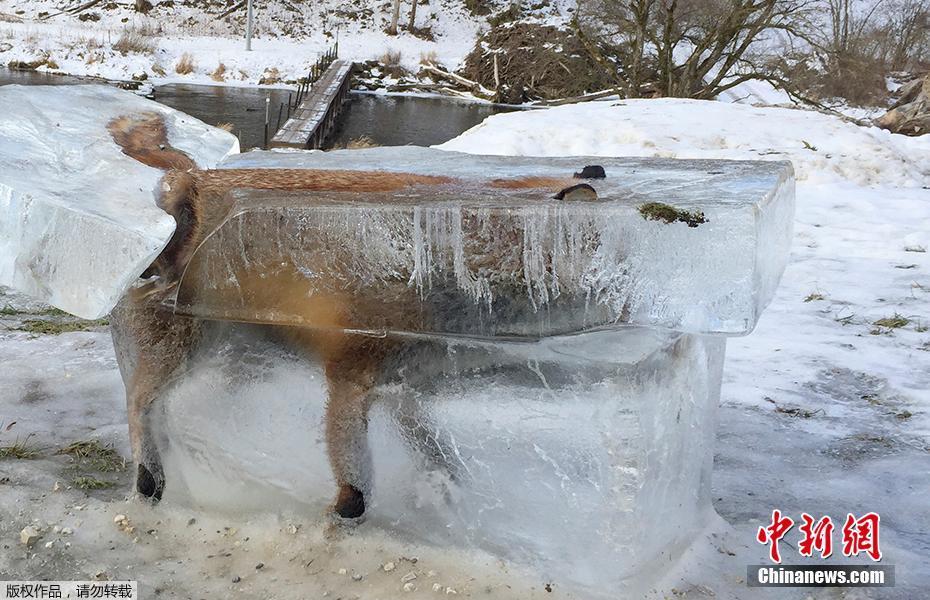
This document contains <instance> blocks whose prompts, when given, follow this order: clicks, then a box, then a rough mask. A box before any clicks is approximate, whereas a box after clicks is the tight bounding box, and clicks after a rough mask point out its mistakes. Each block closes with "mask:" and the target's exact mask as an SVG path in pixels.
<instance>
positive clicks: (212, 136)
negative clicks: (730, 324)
mask: <svg viewBox="0 0 930 600" xmlns="http://www.w3.org/2000/svg"><path fill="white" fill-rule="evenodd" d="M0 108H2V110H0V284H2V285H7V286H10V287H13V288H16V289H18V290H20V291H22V292H25V293H28V294H30V295H32V296H34V297H35V298H37V299H39V300H42V301H44V302H47V303H49V304H51V305H53V306H56V307H57V308H60V309H62V310H65V311H67V312H70V313H73V314H75V315H78V316H80V317H84V318H88V319H94V318H99V317H101V316H103V315H105V314H107V313H108V312H109V310H110V309H111V308H112V307H113V305H114V304H115V303H116V301H117V300H118V299H119V297H120V296H121V295H122V294H123V292H124V291H125V290H126V288H127V287H128V286H129V285H130V284H131V283H132V282H133V280H135V279H136V278H137V277H138V276H139V274H140V273H141V272H142V271H143V270H144V269H145V268H146V267H148V266H149V265H150V264H151V262H152V261H153V260H154V258H155V257H156V256H157V255H158V253H159V252H161V250H162V248H163V247H164V245H165V244H166V243H167V241H168V239H169V238H170V237H171V234H172V233H173V231H174V220H173V219H172V218H171V217H170V216H168V215H167V214H166V213H164V212H163V211H162V210H161V209H159V208H158V207H157V206H156V205H155V194H156V192H157V187H158V186H157V183H158V180H159V179H160V177H161V172H160V171H158V170H157V169H153V168H151V167H147V166H145V165H143V164H142V163H139V162H137V161H136V160H134V159H132V158H129V157H128V156H126V155H124V154H123V153H122V152H121V151H120V149H119V148H118V147H117V146H116V144H115V143H114V142H113V141H112V139H111V137H110V134H109V133H108V132H107V129H106V125H107V123H108V122H109V121H110V120H111V119H113V118H115V117H118V116H121V115H126V114H130V113H142V112H157V113H160V114H162V115H164V117H165V121H166V124H167V128H168V135H169V141H170V142H171V144H172V145H173V146H175V147H176V148H178V149H180V150H183V151H184V152H186V153H187V154H188V155H190V156H191V158H193V159H194V160H195V161H196V162H197V163H198V164H199V165H201V166H203V167H210V166H213V165H215V164H216V163H217V162H218V161H220V160H221V159H223V158H224V157H226V156H228V155H229V154H230V153H235V152H238V141H237V140H236V138H235V137H234V136H232V135H231V134H229V133H227V132H225V131H222V130H219V129H216V128H213V127H210V126H208V125H206V124H204V123H202V122H201V121H198V120H197V119H194V118H193V117H189V116H187V115H185V114H183V113H181V112H178V111H176V110H173V109H170V108H168V107H166V106H163V105H161V104H158V103H156V102H152V101H150V100H146V99H144V98H141V97H139V96H136V95H135V94H132V93H130V92H126V91H121V90H118V89H115V88H112V87H109V86H100V85H86V86H85V85H81V86H32V87H24V86H18V85H7V86H3V87H0Z"/></svg>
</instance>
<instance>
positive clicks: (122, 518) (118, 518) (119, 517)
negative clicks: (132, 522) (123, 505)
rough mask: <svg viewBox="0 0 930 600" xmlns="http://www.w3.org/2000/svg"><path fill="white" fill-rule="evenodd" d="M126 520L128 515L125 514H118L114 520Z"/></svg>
mask: <svg viewBox="0 0 930 600" xmlns="http://www.w3.org/2000/svg"><path fill="white" fill-rule="evenodd" d="M125 520H126V515H123V514H119V515H116V516H115V517H113V522H114V523H120V522H122V521H125Z"/></svg>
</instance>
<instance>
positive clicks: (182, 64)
mask: <svg viewBox="0 0 930 600" xmlns="http://www.w3.org/2000/svg"><path fill="white" fill-rule="evenodd" d="M196 66H197V65H196V64H194V57H192V56H191V55H190V54H188V53H187V52H185V53H184V54H182V55H181V59H180V60H178V64H176V65H175V66H174V72H175V73H177V74H178V75H189V74H191V73H193V72H194V68H195V67H196Z"/></svg>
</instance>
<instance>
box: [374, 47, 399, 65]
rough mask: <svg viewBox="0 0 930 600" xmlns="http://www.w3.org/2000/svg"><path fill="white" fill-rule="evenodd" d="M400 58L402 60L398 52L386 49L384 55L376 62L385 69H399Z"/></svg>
mask: <svg viewBox="0 0 930 600" xmlns="http://www.w3.org/2000/svg"><path fill="white" fill-rule="evenodd" d="M401 58H403V55H402V54H401V53H400V50H393V49H388V50H385V51H384V54H382V55H381V56H380V57H378V62H380V63H381V64H382V65H384V66H385V67H399V66H400V59H401Z"/></svg>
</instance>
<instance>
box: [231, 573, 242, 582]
mask: <svg viewBox="0 0 930 600" xmlns="http://www.w3.org/2000/svg"><path fill="white" fill-rule="evenodd" d="M240 581H242V578H241V577H239V576H238V575H236V576H235V577H233V578H232V582H233V583H239V582H240Z"/></svg>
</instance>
